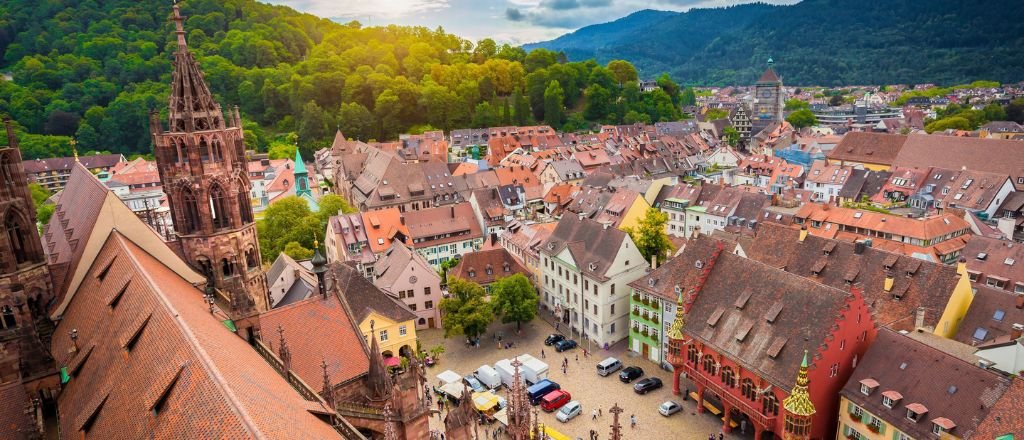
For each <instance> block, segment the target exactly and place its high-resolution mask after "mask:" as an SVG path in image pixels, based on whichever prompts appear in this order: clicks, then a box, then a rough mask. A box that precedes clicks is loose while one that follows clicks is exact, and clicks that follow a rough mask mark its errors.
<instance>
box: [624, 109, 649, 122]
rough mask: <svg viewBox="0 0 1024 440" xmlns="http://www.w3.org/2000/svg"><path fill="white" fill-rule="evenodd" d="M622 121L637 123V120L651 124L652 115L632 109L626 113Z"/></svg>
mask: <svg viewBox="0 0 1024 440" xmlns="http://www.w3.org/2000/svg"><path fill="white" fill-rule="evenodd" d="M622 122H623V123H624V124H635V123H637V122H642V123H644V124H650V123H651V117H650V116H648V115H647V114H646V113H640V112H638V111H636V110H630V111H629V112H627V113H626V116H625V117H624V118H623V119H622Z"/></svg>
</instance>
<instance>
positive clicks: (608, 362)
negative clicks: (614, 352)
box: [597, 357, 622, 376]
mask: <svg viewBox="0 0 1024 440" xmlns="http://www.w3.org/2000/svg"><path fill="white" fill-rule="evenodd" d="M620 368H622V362H620V361H619V360H618V359H615V358H613V357H610V358H608V359H605V360H603V361H601V362H600V363H599V364H597V374H600V375H601V376H607V375H609V374H612V373H614V372H616V371H619V369H620Z"/></svg>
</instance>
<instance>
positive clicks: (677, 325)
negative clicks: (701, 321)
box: [668, 290, 686, 341]
mask: <svg viewBox="0 0 1024 440" xmlns="http://www.w3.org/2000/svg"><path fill="white" fill-rule="evenodd" d="M685 324H686V317H685V316H684V315H683V291H682V290H680V291H679V300H678V301H677V302H676V319H675V320H674V321H672V326H671V327H669V329H668V338H669V339H675V340H680V341H681V340H683V326H684V325H685Z"/></svg>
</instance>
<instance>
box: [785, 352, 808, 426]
mask: <svg viewBox="0 0 1024 440" xmlns="http://www.w3.org/2000/svg"><path fill="white" fill-rule="evenodd" d="M809 383H810V381H809V380H808V379H807V350H804V360H803V362H800V372H799V373H797V376H796V385H795V386H793V391H791V392H790V393H789V396H787V397H786V398H785V399H783V400H782V407H783V408H785V409H786V412H787V413H789V414H792V415H795V416H804V417H810V416H813V415H814V413H815V412H816V411H815V409H814V402H811V396H810V394H809V393H808V392H807V385H808V384H809Z"/></svg>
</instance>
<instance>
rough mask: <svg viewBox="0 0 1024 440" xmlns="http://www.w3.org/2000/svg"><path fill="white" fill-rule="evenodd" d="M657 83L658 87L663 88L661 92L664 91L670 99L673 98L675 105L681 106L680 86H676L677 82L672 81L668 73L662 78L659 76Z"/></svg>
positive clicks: (662, 75) (663, 74)
mask: <svg viewBox="0 0 1024 440" xmlns="http://www.w3.org/2000/svg"><path fill="white" fill-rule="evenodd" d="M657 83H658V87H661V90H664V91H665V93H666V94H668V96H669V97H670V98H672V103H673V104H676V105H680V103H679V98H680V96H679V84H676V82H675V81H672V77H671V76H669V75H668V73H662V74H661V75H660V76H658V80H657Z"/></svg>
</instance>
